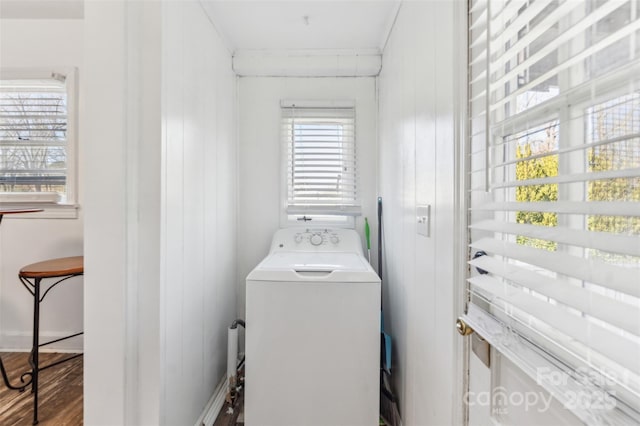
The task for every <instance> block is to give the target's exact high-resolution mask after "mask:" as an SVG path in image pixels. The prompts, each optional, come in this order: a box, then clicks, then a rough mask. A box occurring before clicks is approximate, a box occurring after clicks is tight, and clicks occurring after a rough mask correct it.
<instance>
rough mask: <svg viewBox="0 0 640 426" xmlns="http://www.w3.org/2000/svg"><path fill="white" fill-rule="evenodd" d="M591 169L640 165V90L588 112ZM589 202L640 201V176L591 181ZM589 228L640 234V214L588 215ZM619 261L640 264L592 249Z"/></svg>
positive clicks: (630, 258) (587, 126)
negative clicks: (630, 215)
mask: <svg viewBox="0 0 640 426" xmlns="http://www.w3.org/2000/svg"><path fill="white" fill-rule="evenodd" d="M585 121H586V123H585V124H586V128H587V138H588V139H587V141H588V142H589V143H592V144H596V146H594V147H592V148H590V149H589V150H588V156H587V161H588V163H587V170H588V171H589V172H592V173H599V172H607V171H613V170H628V169H637V168H640V137H638V134H640V92H635V93H632V94H629V95H625V96H621V97H618V98H615V99H612V100H610V101H607V102H603V103H600V104H598V105H594V106H593V107H591V108H588V109H587V111H586V119H585ZM586 198H587V200H588V201H617V202H619V201H625V202H639V201H640V178H639V177H620V178H613V179H603V180H593V181H589V182H588V183H587V197H586ZM588 229H589V230H590V231H596V232H608V233H614V234H624V235H634V236H640V217H629V216H594V215H591V216H589V217H588ZM589 253H590V255H591V256H596V257H598V258H601V259H603V260H605V261H608V262H610V263H615V264H636V265H640V258H638V257H634V256H623V255H619V254H611V253H605V252H602V251H600V250H593V249H592V250H590V251H589Z"/></svg>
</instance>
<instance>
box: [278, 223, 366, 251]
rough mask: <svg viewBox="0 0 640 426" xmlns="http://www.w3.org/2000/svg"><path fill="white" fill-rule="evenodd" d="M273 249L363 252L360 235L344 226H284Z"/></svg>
mask: <svg viewBox="0 0 640 426" xmlns="http://www.w3.org/2000/svg"><path fill="white" fill-rule="evenodd" d="M271 251H272V252H274V251H350V252H357V253H362V242H361V238H360V235H358V233H357V232H355V231H354V230H352V229H342V228H284V229H280V230H278V231H277V232H276V233H275V235H274V237H273V242H272V244H271Z"/></svg>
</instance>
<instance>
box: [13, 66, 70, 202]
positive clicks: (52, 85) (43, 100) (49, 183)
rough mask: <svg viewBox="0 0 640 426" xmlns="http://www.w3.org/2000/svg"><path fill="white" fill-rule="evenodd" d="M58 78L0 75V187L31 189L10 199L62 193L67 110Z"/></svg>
mask: <svg viewBox="0 0 640 426" xmlns="http://www.w3.org/2000/svg"><path fill="white" fill-rule="evenodd" d="M64 80H65V79H64V77H59V78H49V79H23V80H18V79H4V78H3V79H2V80H0V192H2V193H9V194H19V193H28V194H31V196H30V197H27V198H25V197H22V198H15V199H17V200H27V201H38V200H45V201H52V200H56V201H57V199H58V196H57V195H56V194H60V195H61V196H64V195H66V192H67V172H68V168H67V164H68V157H67V141H68V133H69V112H68V96H67V88H66V84H65V81H64ZM44 193H49V194H50V195H53V198H51V197H44V196H43V195H44ZM38 194H39V195H38ZM13 197H15V195H11V196H8V197H4V198H5V199H7V200H13V199H14V198H13Z"/></svg>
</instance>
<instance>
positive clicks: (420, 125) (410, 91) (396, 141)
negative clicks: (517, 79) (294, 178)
mask: <svg viewBox="0 0 640 426" xmlns="http://www.w3.org/2000/svg"><path fill="white" fill-rule="evenodd" d="M454 13H455V5H454V3H453V2H445V1H435V2H404V3H403V4H402V6H401V8H400V12H399V15H398V18H397V20H396V24H395V26H394V28H393V31H392V33H391V36H390V38H389V40H388V43H387V46H386V48H385V51H384V53H383V65H382V72H381V74H380V77H379V85H380V91H379V93H380V95H379V103H380V119H379V120H380V122H379V126H380V136H379V144H380V192H381V194H382V197H383V200H384V212H385V218H384V244H385V248H384V255H385V258H386V259H385V266H386V268H385V269H386V273H385V276H384V277H383V279H384V285H385V286H386V290H385V291H384V298H385V320H386V323H387V325H388V326H389V328H390V332H391V334H392V337H393V339H394V355H395V362H394V366H393V367H394V370H393V372H394V377H395V379H394V386H395V390H396V392H397V393H398V395H399V396H400V398H401V412H402V415H403V422H404V424H455V423H457V422H458V421H459V414H458V413H459V411H460V410H459V407H458V405H460V404H459V402H460V397H459V395H457V387H456V386H455V385H454V381H455V378H456V371H457V369H461V365H459V362H458V360H459V359H460V355H459V354H458V350H457V346H456V341H455V340H454V339H455V338H456V336H455V335H454V328H453V324H454V318H455V314H456V311H455V309H454V306H456V305H457V303H456V301H457V299H456V298H457V297H459V295H458V290H457V289H458V288H459V287H458V286H459V285H460V284H459V283H457V282H456V281H455V278H456V274H455V273H454V268H455V267H456V265H457V261H456V259H457V258H456V256H457V252H456V247H457V244H456V243H455V241H456V238H457V237H456V236H457V235H459V233H460V230H459V229H458V228H459V224H458V223H457V221H456V220H455V219H454V218H455V217H456V215H457V211H456V210H455V206H456V194H457V190H458V186H457V182H458V180H457V178H456V174H455V173H456V170H457V169H456V163H457V161H458V160H457V158H456V152H457V150H456V144H458V143H461V141H460V140H458V139H456V137H455V133H454V131H455V128H456V125H457V120H458V119H459V117H456V116H455V115H454V114H455V111H456V109H455V105H454V102H455V101H456V99H455V97H454V96H455V93H456V91H455V90H454V84H457V80H455V76H456V70H455V69H454V56H453V55H454V54H455V49H454V47H455V46H454V45H453V42H454V34H455V31H457V30H458V28H457V27H456V22H455V19H454ZM418 204H426V205H430V206H431V220H430V232H429V236H428V237H426V236H423V235H419V234H417V230H416V206H417V205H418Z"/></svg>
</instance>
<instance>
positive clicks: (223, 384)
mask: <svg viewBox="0 0 640 426" xmlns="http://www.w3.org/2000/svg"><path fill="white" fill-rule="evenodd" d="M228 383H229V382H228V380H227V377H226V375H225V376H224V377H223V378H222V380H221V381H220V383H218V386H217V387H216V389H215V391H213V395H211V399H209V402H207V405H206V406H205V407H204V411H202V414H200V417H199V418H198V421H197V422H196V424H195V426H213V423H214V422H215V421H216V418H218V414H220V410H222V407H223V406H224V401H225V398H226V396H227V388H228Z"/></svg>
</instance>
